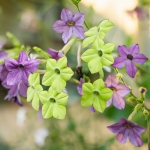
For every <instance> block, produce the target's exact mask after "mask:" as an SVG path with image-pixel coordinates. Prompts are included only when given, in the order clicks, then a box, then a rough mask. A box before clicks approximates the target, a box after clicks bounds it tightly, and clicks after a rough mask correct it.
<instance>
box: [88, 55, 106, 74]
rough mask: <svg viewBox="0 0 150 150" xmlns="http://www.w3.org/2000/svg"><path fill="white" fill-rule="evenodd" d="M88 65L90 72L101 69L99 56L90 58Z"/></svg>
mask: <svg viewBox="0 0 150 150" xmlns="http://www.w3.org/2000/svg"><path fill="white" fill-rule="evenodd" d="M88 67H89V69H90V71H91V73H92V74H93V73H96V72H99V71H100V70H102V67H103V66H102V63H101V58H99V56H98V57H97V58H95V59H93V60H91V61H90V62H89V63H88Z"/></svg>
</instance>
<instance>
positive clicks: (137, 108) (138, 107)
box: [134, 103, 143, 111]
mask: <svg viewBox="0 0 150 150" xmlns="http://www.w3.org/2000/svg"><path fill="white" fill-rule="evenodd" d="M142 106H143V104H140V103H139V104H137V105H136V106H135V107H134V110H136V111H138V110H140V109H141V108H142Z"/></svg>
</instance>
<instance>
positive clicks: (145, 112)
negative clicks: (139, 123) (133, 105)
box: [143, 108, 149, 116]
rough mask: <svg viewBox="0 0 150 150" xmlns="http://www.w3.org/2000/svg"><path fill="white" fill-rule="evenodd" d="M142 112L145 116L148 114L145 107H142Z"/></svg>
mask: <svg viewBox="0 0 150 150" xmlns="http://www.w3.org/2000/svg"><path fill="white" fill-rule="evenodd" d="M143 114H144V115H145V116H148V115H149V112H148V110H146V109H145V108H144V110H143Z"/></svg>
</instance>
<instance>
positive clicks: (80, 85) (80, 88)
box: [77, 78, 84, 95]
mask: <svg viewBox="0 0 150 150" xmlns="http://www.w3.org/2000/svg"><path fill="white" fill-rule="evenodd" d="M83 83H84V80H83V79H82V78H80V84H78V86H77V90H78V93H79V94H80V95H83V91H82V84H83Z"/></svg>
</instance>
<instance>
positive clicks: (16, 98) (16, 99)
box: [12, 96, 22, 106]
mask: <svg viewBox="0 0 150 150" xmlns="http://www.w3.org/2000/svg"><path fill="white" fill-rule="evenodd" d="M12 101H13V102H14V103H17V104H18V105H19V106H22V102H21V99H20V97H19V96H15V97H13V98H12Z"/></svg>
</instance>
